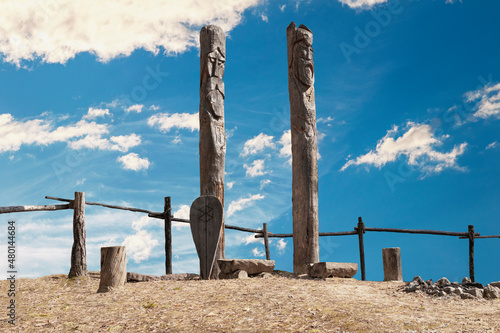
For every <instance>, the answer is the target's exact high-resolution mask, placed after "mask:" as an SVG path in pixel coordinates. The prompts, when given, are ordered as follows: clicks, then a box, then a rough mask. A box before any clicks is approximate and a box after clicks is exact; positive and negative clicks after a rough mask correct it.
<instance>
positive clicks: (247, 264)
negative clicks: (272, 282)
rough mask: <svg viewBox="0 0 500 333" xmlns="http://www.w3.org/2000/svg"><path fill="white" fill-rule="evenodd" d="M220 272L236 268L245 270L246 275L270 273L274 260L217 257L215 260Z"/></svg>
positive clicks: (235, 269)
mask: <svg viewBox="0 0 500 333" xmlns="http://www.w3.org/2000/svg"><path fill="white" fill-rule="evenodd" d="M217 262H218V264H219V268H220V270H221V273H225V274H230V273H233V272H236V271H238V270H242V271H246V272H247V273H248V275H254V274H259V273H262V272H268V273H272V271H273V270H274V260H262V259H219V260H217Z"/></svg>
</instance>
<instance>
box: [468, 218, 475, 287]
mask: <svg viewBox="0 0 500 333" xmlns="http://www.w3.org/2000/svg"><path fill="white" fill-rule="evenodd" d="M469 275H470V279H471V281H472V282H475V277H474V226H473V225H469Z"/></svg>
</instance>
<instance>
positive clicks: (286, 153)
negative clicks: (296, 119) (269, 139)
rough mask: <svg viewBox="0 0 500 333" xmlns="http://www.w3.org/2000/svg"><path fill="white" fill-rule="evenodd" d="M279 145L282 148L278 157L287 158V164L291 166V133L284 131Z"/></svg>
mask: <svg viewBox="0 0 500 333" xmlns="http://www.w3.org/2000/svg"><path fill="white" fill-rule="evenodd" d="M279 143H280V145H281V146H282V147H281V149H280V156H281V157H286V158H288V163H289V164H290V165H292V131H291V130H288V131H284V132H283V135H281V138H280V141H279Z"/></svg>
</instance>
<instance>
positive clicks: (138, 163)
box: [117, 153, 150, 171]
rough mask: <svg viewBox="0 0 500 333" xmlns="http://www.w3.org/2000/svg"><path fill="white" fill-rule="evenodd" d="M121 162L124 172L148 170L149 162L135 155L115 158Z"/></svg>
mask: <svg viewBox="0 0 500 333" xmlns="http://www.w3.org/2000/svg"><path fill="white" fill-rule="evenodd" d="M117 161H118V162H121V163H122V165H123V168H124V169H125V170H133V171H139V170H142V169H145V170H147V169H148V168H149V164H150V163H149V160H148V159H147V158H140V157H139V155H137V154H136V153H130V154H127V155H124V156H120V157H118V158H117Z"/></svg>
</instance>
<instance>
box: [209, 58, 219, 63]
mask: <svg viewBox="0 0 500 333" xmlns="http://www.w3.org/2000/svg"><path fill="white" fill-rule="evenodd" d="M208 60H210V62H211V63H212V64H215V62H216V61H217V59H215V58H212V57H209V58H208Z"/></svg>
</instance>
